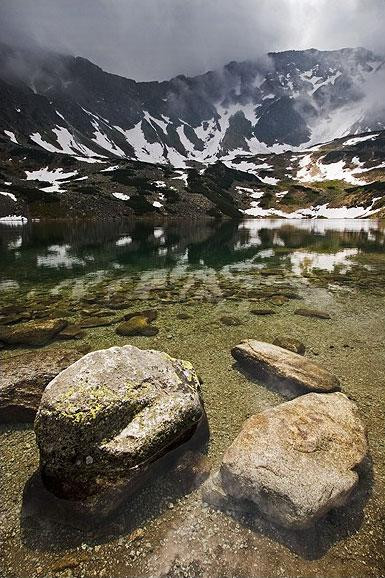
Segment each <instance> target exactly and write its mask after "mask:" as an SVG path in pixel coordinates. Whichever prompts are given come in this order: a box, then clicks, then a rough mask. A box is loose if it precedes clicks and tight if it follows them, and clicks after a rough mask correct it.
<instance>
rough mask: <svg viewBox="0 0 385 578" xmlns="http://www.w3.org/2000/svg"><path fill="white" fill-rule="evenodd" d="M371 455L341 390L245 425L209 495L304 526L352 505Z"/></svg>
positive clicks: (303, 399)
mask: <svg viewBox="0 0 385 578" xmlns="http://www.w3.org/2000/svg"><path fill="white" fill-rule="evenodd" d="M367 451H368V448H367V440H366V433H365V427H364V425H363V424H362V422H361V420H360V418H359V415H358V410H357V407H356V405H355V404H354V403H353V402H352V401H350V400H349V399H348V398H347V397H346V396H345V395H344V394H342V393H332V394H308V395H304V396H302V397H300V398H297V399H295V400H293V401H288V402H286V403H283V404H281V405H279V406H277V407H275V408H273V409H268V410H265V411H263V412H261V413H259V414H256V415H254V416H253V417H251V418H250V419H249V420H247V421H246V422H245V424H244V426H243V428H242V431H241V433H240V434H239V435H238V437H237V438H236V439H235V441H234V442H233V443H232V445H231V446H230V447H229V449H228V450H227V451H226V453H225V455H224V457H223V460H222V463H221V466H220V469H219V472H217V473H216V474H215V475H214V476H213V477H211V478H210V479H209V480H208V482H207V483H206V485H205V487H204V492H203V497H204V499H205V500H206V501H207V502H209V503H211V504H213V505H216V506H219V507H228V508H233V509H241V510H242V509H245V510H246V511H248V512H250V511H252V510H253V507H254V508H257V510H258V511H259V512H261V513H262V514H264V515H265V516H266V517H267V518H268V519H270V520H272V521H273V522H275V523H277V524H280V525H282V526H286V527H289V528H305V527H308V526H310V525H312V524H313V523H314V522H315V521H316V520H317V519H319V518H321V517H322V516H323V515H324V514H326V513H327V512H328V511H329V510H330V509H331V508H336V507H339V506H342V505H343V504H345V503H346V502H347V501H348V499H349V497H350V495H351V493H352V490H353V489H354V488H355V486H356V485H357V483H358V480H359V475H358V473H357V471H356V469H357V467H358V466H359V465H360V464H361V463H362V462H363V460H364V458H365V457H366V455H367Z"/></svg>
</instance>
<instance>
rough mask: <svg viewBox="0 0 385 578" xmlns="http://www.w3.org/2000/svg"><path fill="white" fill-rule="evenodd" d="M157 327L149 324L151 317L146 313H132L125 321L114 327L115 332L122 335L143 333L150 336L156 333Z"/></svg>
mask: <svg viewBox="0 0 385 578" xmlns="http://www.w3.org/2000/svg"><path fill="white" fill-rule="evenodd" d="M158 332H159V329H158V328H157V327H155V325H151V319H150V318H149V317H148V316H147V315H142V314H138V315H132V316H129V318H128V320H127V321H123V323H120V324H119V325H118V327H117V328H116V333H117V334H118V335H122V336H126V337H129V336H133V335H145V336H146V337H150V336H152V335H157V333H158Z"/></svg>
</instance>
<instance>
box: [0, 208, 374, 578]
mask: <svg viewBox="0 0 385 578" xmlns="http://www.w3.org/2000/svg"><path fill="white" fill-rule="evenodd" d="M300 308H302V309H303V308H307V309H316V310H318V311H322V312H323V313H325V315H324V317H322V316H321V317H314V316H310V317H309V316H303V315H296V314H295V311H296V310H297V309H300ZM0 310H1V319H2V320H1V323H11V324H12V326H15V327H17V326H18V325H20V324H21V323H25V322H26V321H28V320H30V319H40V320H44V319H49V318H60V319H65V320H66V321H68V327H73V326H75V327H78V328H80V329H81V331H80V330H79V333H77V334H76V331H74V330H73V331H72V334H71V331H68V328H67V338H66V339H65V340H64V339H60V340H59V339H56V338H55V337H54V338H53V339H52V340H51V341H49V342H48V343H47V344H46V345H44V346H40V347H36V346H32V345H30V346H28V345H22V346H18V347H17V346H9V345H5V347H3V349H1V350H0V358H1V362H0V368H1V363H3V362H5V361H7V360H9V359H11V358H15V361H16V357H17V363H21V364H22V363H23V356H27V355H28V354H29V353H30V352H31V351H34V352H35V351H44V352H48V353H47V355H49V352H52V354H53V355H54V354H55V352H56V353H57V351H58V349H60V350H64V349H68V350H77V352H78V353H79V354H83V353H86V352H88V351H93V350H97V349H103V348H107V347H111V346H113V345H119V346H121V345H125V344H131V345H135V346H137V347H139V348H142V349H158V350H161V351H165V352H167V353H168V354H170V355H171V356H173V357H176V358H179V359H185V360H188V361H190V362H191V363H192V364H193V366H194V367H195V369H196V371H197V373H198V374H199V377H200V379H201V381H202V386H201V388H202V398H203V401H204V404H205V411H206V414H207V419H208V424H209V434H208V435H207V436H206V437H204V439H201V440H199V441H198V442H197V441H196V440H191V443H188V444H187V445H186V447H184V448H181V451H180V453H179V454H178V455H177V456H176V457H175V460H166V461H164V462H163V463H162V467H161V468H160V469H159V470H158V471H157V472H156V475H154V476H153V477H152V478H151V479H149V480H147V481H146V483H145V484H144V485H143V487H141V488H138V490H137V491H136V492H135V493H134V494H133V495H132V496H131V497H130V498H129V500H128V501H127V502H126V504H125V505H124V507H122V508H121V509H120V510H119V511H118V512H117V514H116V515H114V517H113V518H111V519H108V520H107V521H104V522H103V523H102V522H100V524H98V523H93V524H88V525H87V524H86V523H84V524H82V523H81V522H80V521H77V520H68V519H66V518H65V517H63V516H62V515H61V514H60V512H59V511H58V510H57V509H55V507H52V506H51V503H50V500H49V499H48V500H47V501H46V502H45V501H44V499H43V498H44V496H43V495H42V492H43V490H42V489H41V488H40V486H39V480H38V474H37V471H38V465H39V455H38V450H37V446H36V442H35V434H34V431H33V425H32V423H17V422H16V423H8V424H2V425H1V429H0V469H1V472H0V473H1V476H0V480H1V483H0V576H1V578H27V577H42V576H47V577H51V576H52V577H53V576H63V577H64V576H65V577H71V576H74V577H86V578H88V577H91V576H96V577H99V576H100V577H102V576H105V577H106V578H109V577H114V578H123V577H128V576H132V577H136V576H145V577H150V576H172V577H174V576H175V577H179V576H193V577H195V576H210V577H223V576H245V577H248V576H306V577H307V576H333V577H334V576H383V575H384V574H385V522H384V520H385V376H384V366H385V222H381V221H376V220H354V221H350V220H344V221H343V220H341V221H334V220H326V219H320V220H303V221H284V220H251V221H244V222H237V223H234V222H223V223H213V222H206V223H193V222H191V223H190V222H188V223H186V222H184V223H177V222H169V223H162V224H160V225H159V224H152V223H150V222H148V221H146V222H143V221H133V222H126V223H124V222H115V223H107V222H105V223H98V222H89V223H86V222H84V223H79V222H60V223H42V222H41V223H26V224H24V225H12V226H11V225H1V226H0ZM144 310H153V311H156V312H157V316H156V319H154V320H153V321H151V323H150V325H151V327H156V329H157V330H156V331H150V332H148V334H147V335H136V336H124V335H120V334H118V333H117V332H116V328H117V325H118V321H119V320H120V319H121V318H122V316H123V315H124V314H125V313H131V312H141V311H144ZM253 310H254V311H256V310H257V311H261V310H269V311H270V312H271V313H270V314H268V315H261V314H255V313H252V311H253ZM98 319H99V321H98ZM101 319H102V323H100V320H101ZM229 320H230V321H229ZM74 334H76V335H74ZM70 337H72V338H71V339H70ZM277 338H281V339H282V338H292V339H296V340H298V341H300V342H301V343H302V344H303V345H304V346H305V350H306V351H305V356H306V357H307V358H309V359H312V360H314V361H316V362H317V363H319V364H320V365H321V366H322V367H325V368H327V369H328V370H330V371H331V372H332V373H333V374H335V375H336V376H338V378H339V379H340V381H341V388H342V391H343V392H344V393H346V394H347V395H348V396H349V398H351V399H352V400H353V401H354V402H355V403H356V404H357V406H358V408H359V410H360V415H361V418H362V420H363V422H364V423H365V425H366V427H367V432H368V440H369V451H370V465H369V467H368V468H367V469H366V471H365V473H364V475H363V476H362V478H361V481H360V484H359V486H358V488H357V491H356V492H355V494H354V496H353V498H352V500H351V501H350V502H349V503H348V504H347V505H346V506H344V507H342V508H338V509H335V510H332V511H330V512H329V513H328V514H327V516H326V517H325V518H323V519H322V520H320V521H319V522H317V523H316V524H315V526H314V527H312V528H311V529H308V530H302V531H301V530H296V531H293V530H287V529H282V528H280V527H278V526H276V525H273V524H271V523H270V522H269V520H268V519H266V518H263V517H262V516H258V515H256V514H255V513H249V514H248V513H247V512H246V513H244V514H237V515H236V514H231V513H229V512H223V511H220V510H217V509H215V508H213V507H211V506H208V505H207V504H205V503H204V502H203V501H202V498H201V489H200V482H199V480H200V479H201V478H202V477H203V476H204V473H205V472H206V471H207V470H208V469H209V468H211V469H212V470H215V469H216V468H217V467H218V465H219V464H220V462H221V458H222V456H223V453H224V451H225V450H226V448H228V447H229V445H230V444H231V442H232V441H233V440H234V438H235V437H236V436H237V435H238V433H239V432H240V430H241V428H242V424H243V423H244V421H245V420H246V419H247V418H248V417H250V416H252V415H254V414H256V413H258V412H260V411H263V410H265V409H267V408H271V407H274V406H277V405H279V404H281V403H283V402H284V401H286V399H285V397H284V396H283V395H281V394H280V393H279V392H277V391H275V390H273V389H271V388H268V387H266V385H265V384H264V383H262V382H259V381H257V380H255V379H254V380H253V379H251V378H250V376H248V375H246V374H244V373H243V372H241V371H239V369H238V368H237V367H236V366H235V364H234V359H233V358H232V357H231V354H230V351H231V349H232V348H233V347H234V346H235V345H237V344H238V343H240V342H241V341H242V340H243V339H256V340H259V341H265V342H269V343H272V342H273V341H274V340H276V339H277ZM0 377H1V376H0ZM189 460H195V461H194V464H193V467H191V463H190V464H189V467H188V468H186V467H185V465H186V461H187V462H188V461H189ZM186 471H187V472H188V474H186ZM191 472H194V476H196V479H195V478H194V479H192V478H193V477H194V476H192V473H191ZM195 481H196V483H194V482H195Z"/></svg>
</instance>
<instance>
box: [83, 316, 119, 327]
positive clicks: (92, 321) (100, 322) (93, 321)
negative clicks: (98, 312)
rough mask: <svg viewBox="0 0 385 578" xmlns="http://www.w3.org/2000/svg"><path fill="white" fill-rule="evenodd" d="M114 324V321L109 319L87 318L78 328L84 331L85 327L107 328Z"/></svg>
mask: <svg viewBox="0 0 385 578" xmlns="http://www.w3.org/2000/svg"><path fill="white" fill-rule="evenodd" d="M113 323H116V319H114V318H111V317H88V318H87V319H82V320H81V321H80V322H79V327H81V328H82V329H86V328H87V327H107V325H112V324H113Z"/></svg>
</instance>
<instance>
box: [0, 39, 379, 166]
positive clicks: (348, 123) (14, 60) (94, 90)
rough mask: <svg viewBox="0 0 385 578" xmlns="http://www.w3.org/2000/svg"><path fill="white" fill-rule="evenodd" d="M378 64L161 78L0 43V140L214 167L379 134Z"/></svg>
mask: <svg viewBox="0 0 385 578" xmlns="http://www.w3.org/2000/svg"><path fill="white" fill-rule="evenodd" d="M381 83H382V85H385V64H384V60H383V59H382V58H380V57H378V56H376V55H375V54H373V53H372V52H370V51H368V50H365V49H363V48H358V49H343V50H336V51H331V52H321V51H318V50H304V51H288V52H282V53H271V54H269V55H268V56H266V58H264V59H259V60H257V61H255V62H239V63H238V62H231V63H229V64H228V65H226V66H225V67H224V68H223V69H222V70H219V71H214V72H208V73H206V74H203V75H200V76H196V77H193V78H188V77H185V76H182V75H181V76H178V77H176V78H173V79H171V80H170V81H165V82H135V81H134V80H130V79H127V78H122V77H120V76H116V75H113V74H109V73H107V72H104V71H103V70H102V69H100V68H99V67H98V66H96V65H94V64H92V63H91V62H89V61H88V60H85V59H83V58H75V57H72V56H65V55H60V54H56V53H52V52H45V51H39V50H33V51H29V52H26V51H25V50H23V49H16V48H10V47H8V46H5V45H0V98H1V102H2V107H1V111H0V138H2V139H3V140H4V139H5V140H7V139H8V140H13V141H16V142H18V143H20V144H23V145H32V146H36V145H37V146H39V147H41V148H43V149H45V150H48V151H51V152H64V153H67V154H71V155H75V156H81V157H83V156H85V157H93V156H99V157H103V156H107V157H111V156H112V157H116V158H125V157H129V158H132V159H137V160H141V161H149V162H153V163H154V162H155V163H157V162H168V163H170V164H172V165H174V166H178V167H183V166H185V164H186V161H199V162H214V161H215V160H217V159H219V158H225V157H227V156H229V155H234V154H236V153H239V152H248V153H254V154H260V153H268V152H282V151H284V150H287V149H289V148H293V147H294V148H298V147H303V146H310V145H312V144H316V143H318V142H325V141H328V140H331V139H333V138H337V137H342V136H345V135H347V134H356V133H360V132H365V131H371V130H381V129H384V128H385V105H383V104H377V103H376V104H374V103H373V99H371V96H372V94H373V91H374V87H377V86H378V85H380V84H381Z"/></svg>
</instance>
